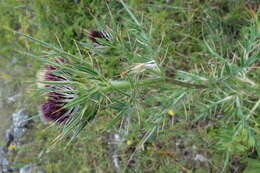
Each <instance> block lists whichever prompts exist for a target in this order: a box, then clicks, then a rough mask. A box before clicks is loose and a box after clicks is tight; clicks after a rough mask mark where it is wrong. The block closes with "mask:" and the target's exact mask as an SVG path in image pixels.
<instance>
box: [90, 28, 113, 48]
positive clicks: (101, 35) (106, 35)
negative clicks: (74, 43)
mask: <svg viewBox="0 0 260 173" xmlns="http://www.w3.org/2000/svg"><path fill="white" fill-rule="evenodd" d="M88 38H89V39H90V40H91V41H92V43H93V44H94V45H102V44H101V43H99V42H98V40H97V38H100V39H105V40H106V41H109V40H110V39H111V35H110V34H109V33H108V32H106V31H98V30H92V31H91V32H90V33H89V35H88Z"/></svg>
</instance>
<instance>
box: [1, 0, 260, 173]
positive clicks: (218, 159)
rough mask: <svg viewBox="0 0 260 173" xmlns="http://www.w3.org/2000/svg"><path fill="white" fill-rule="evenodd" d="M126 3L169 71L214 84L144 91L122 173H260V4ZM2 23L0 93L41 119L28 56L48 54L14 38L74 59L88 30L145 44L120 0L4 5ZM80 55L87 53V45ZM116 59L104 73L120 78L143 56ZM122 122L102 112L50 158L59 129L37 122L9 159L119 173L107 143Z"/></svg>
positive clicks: (34, 66)
mask: <svg viewBox="0 0 260 173" xmlns="http://www.w3.org/2000/svg"><path fill="white" fill-rule="evenodd" d="M125 3H126V4H127V5H128V7H129V8H130V9H131V11H132V12H133V14H135V16H136V17H137V19H138V20H139V21H140V23H141V28H142V29H143V30H144V31H145V32H146V33H147V34H148V35H149V44H151V45H152V47H153V48H154V49H153V50H152V52H150V54H152V55H153V56H154V58H155V59H156V60H157V61H158V62H160V63H161V66H162V68H163V70H164V72H165V73H166V75H167V76H169V77H172V78H174V79H178V80H181V81H188V82H192V83H200V84H201V83H202V84H206V85H207V86H208V88H207V89H190V88H188V87H181V86H178V85H175V86H172V85H171V86H165V85H160V84H159V85H157V86H156V87H144V88H140V89H138V92H137V94H136V95H135V97H136V102H137V103H136V104H134V106H133V107H134V109H133V110H134V111H133V110H129V112H128V113H129V114H132V115H131V117H132V118H131V124H130V125H129V127H128V128H129V132H128V134H127V135H126V136H124V139H123V140H122V143H121V144H120V146H117V147H118V148H117V150H118V151H117V152H118V153H119V154H120V169H121V171H122V172H198V173H200V172H245V173H257V172H259V170H260V160H259V159H260V156H259V152H260V143H259V141H260V136H259V133H260V129H259V123H260V117H259V115H260V109H259V105H260V86H259V85H260V78H259V76H260V70H259V65H260V62H259V57H260V53H259V50H260V39H259V38H260V23H259V13H260V7H259V4H260V2H259V1H258V0H255V1H254V0H208V1H204V0H190V1H183V0H158V1H152V0H151V1H149V0H128V1H125ZM111 14H112V16H111ZM111 17H113V19H114V20H111ZM0 21H1V26H0V36H1V39H0V45H1V46H0V67H1V68H0V80H1V83H0V87H1V90H2V91H4V92H1V97H2V98H8V97H10V96H12V95H14V93H22V94H21V96H20V97H19V99H18V100H17V101H16V104H15V105H10V104H8V103H6V102H3V103H2V104H3V105H4V107H3V110H1V111H2V112H4V113H5V115H7V114H10V112H12V111H13V110H15V109H19V108H24V107H25V108H27V109H28V110H30V112H31V114H32V115H37V112H38V107H37V106H38V105H39V104H40V103H41V102H42V96H41V95H40V93H39V92H38V91H37V87H36V73H37V71H38V70H39V69H40V67H41V62H40V61H39V60H38V59H36V58H34V57H30V56H28V54H25V52H27V53H30V54H35V55H39V54H43V53H44V51H46V49H45V48H43V47H42V46H41V45H39V44H36V42H32V41H30V40H28V39H27V38H26V37H24V36H22V35H21V34H17V33H16V32H20V33H24V34H27V35H30V36H32V37H34V38H37V39H38V40H43V41H45V42H48V43H51V44H53V45H58V46H60V45H62V48H63V49H64V50H66V51H68V52H70V53H71V54H76V55H78V46H77V45H78V43H85V42H89V41H88V38H87V33H88V31H90V30H92V29H104V28H112V29H115V28H113V27H115V26H116V29H115V30H114V31H117V32H118V34H117V35H118V37H119V38H122V40H124V38H126V37H128V36H129V37H130V39H129V40H131V39H132V38H133V39H132V40H133V42H134V41H136V40H138V39H139V38H138V34H137V33H135V32H133V31H134V29H136V28H134V27H135V25H134V24H133V21H132V18H131V15H129V13H127V11H126V9H125V8H124V7H123V5H122V4H121V3H120V1H116V0H115V1H113V0H106V1H99V0H64V1H58V0H35V1H31V0H2V1H0ZM113 22H115V23H113ZM114 24H115V25H114ZM137 29H138V28H137ZM14 31H16V32H14ZM128 33H129V34H128ZM135 38H136V40H135ZM129 40H126V42H127V41H129ZM140 49H141V48H140ZM48 50H49V49H48ZM81 51H82V52H83V56H88V54H87V52H88V49H84V48H81ZM116 53H117V52H113V53H112V54H111V55H109V56H108V57H106V58H103V59H101V60H100V63H101V66H102V69H103V70H104V71H103V73H104V75H105V76H108V77H110V78H114V79H117V78H118V76H119V74H120V73H122V72H124V71H126V70H129V68H130V67H131V66H130V65H131V64H130V65H129V63H128V65H129V66H123V65H125V64H127V61H128V58H129V59H130V58H131V57H130V56H133V57H139V56H142V53H143V52H141V55H140V54H139V53H140V52H139V49H138V48H137V49H136V52H132V54H131V55H130V54H129V57H127V56H128V55H123V56H125V57H124V62H121V60H119V58H118V57H120V56H121V55H122V54H116ZM205 81H206V82H205ZM116 95H117V93H115V97H116ZM3 100H4V99H3ZM3 119H5V122H4V121H3V125H1V127H2V128H3V129H1V130H4V127H5V124H8V118H7V117H6V116H5V117H4V118H3ZM115 119H116V113H115V111H109V110H107V111H106V110H104V111H101V112H100V115H98V116H97V118H96V119H95V120H94V121H93V122H91V123H89V124H88V125H87V127H86V128H84V130H83V131H82V132H81V133H80V135H79V136H78V137H77V138H76V140H75V141H73V143H72V144H70V145H68V146H67V143H68V141H69V139H64V140H63V141H61V142H60V143H58V144H56V145H55V147H54V148H52V149H51V150H50V151H49V152H46V150H47V149H48V148H49V147H50V146H51V144H52V141H53V140H54V139H55V137H57V136H58V135H59V134H60V129H59V128H57V127H48V126H47V125H44V124H43V123H42V122H41V121H40V119H39V117H38V116H36V118H34V120H33V121H34V123H33V124H32V127H31V130H30V134H28V135H27V137H26V140H27V141H30V142H28V144H26V145H23V146H22V147H20V148H17V152H16V153H13V155H12V156H10V157H12V159H13V160H15V161H16V162H17V163H18V164H17V165H15V166H17V167H21V166H23V165H26V164H28V163H36V164H37V168H36V169H39V170H45V171H46V172H47V173H52V172H57V173H60V172H68V173H71V172H77V173H80V172H106V173H107V172H116V171H117V170H116V168H115V164H114V162H113V158H112V157H111V152H113V151H111V145H110V144H109V140H110V136H111V134H114V133H117V132H118V129H120V122H122V121H123V120H122V121H116V122H115ZM1 122H2V120H1ZM111 122H115V123H114V124H113V123H112V124H113V126H112V127H111Z"/></svg>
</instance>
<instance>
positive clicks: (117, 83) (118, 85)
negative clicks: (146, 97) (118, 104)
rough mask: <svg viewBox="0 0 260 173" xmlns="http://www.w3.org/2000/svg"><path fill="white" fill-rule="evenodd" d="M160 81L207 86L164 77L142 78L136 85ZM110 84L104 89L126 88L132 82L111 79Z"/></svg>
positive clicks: (198, 87)
mask: <svg viewBox="0 0 260 173" xmlns="http://www.w3.org/2000/svg"><path fill="white" fill-rule="evenodd" d="M161 82H167V83H171V84H175V85H179V86H182V87H188V88H197V89H203V88H207V86H205V85H200V84H193V83H188V82H182V81H178V80H175V79H170V78H164V77H161V78H150V79H143V80H140V81H138V82H137V85H139V86H145V85H153V84H157V85H158V84H160V83H161ZM110 84H111V87H108V88H105V89H104V91H110V90H112V89H113V88H115V89H127V88H131V86H132V84H131V83H130V82H129V81H111V82H110Z"/></svg>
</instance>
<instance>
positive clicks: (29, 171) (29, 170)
mask: <svg viewBox="0 0 260 173" xmlns="http://www.w3.org/2000/svg"><path fill="white" fill-rule="evenodd" d="M33 172H34V171H33V166H32V165H31V164H29V165H26V166H24V167H22V168H20V170H19V173H33Z"/></svg>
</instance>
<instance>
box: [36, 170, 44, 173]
mask: <svg viewBox="0 0 260 173" xmlns="http://www.w3.org/2000/svg"><path fill="white" fill-rule="evenodd" d="M37 173H45V171H43V170H40V171H37Z"/></svg>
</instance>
